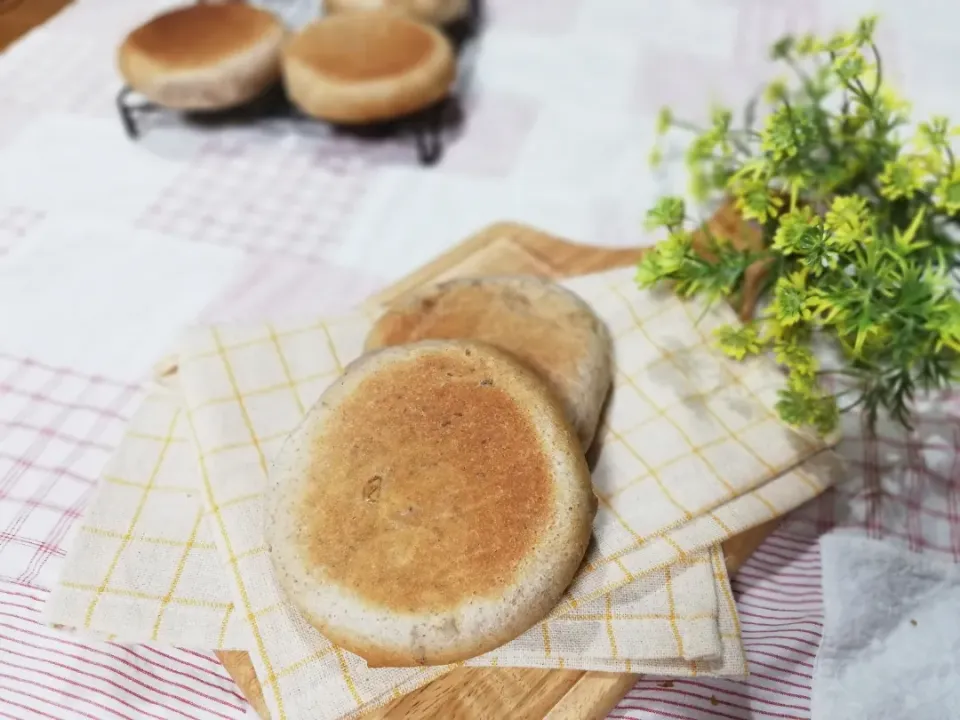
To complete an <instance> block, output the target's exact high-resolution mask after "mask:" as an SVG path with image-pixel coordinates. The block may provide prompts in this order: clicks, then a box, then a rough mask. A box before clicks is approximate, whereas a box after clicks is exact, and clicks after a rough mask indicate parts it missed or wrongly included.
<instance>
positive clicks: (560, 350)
mask: <svg viewBox="0 0 960 720" xmlns="http://www.w3.org/2000/svg"><path fill="white" fill-rule="evenodd" d="M448 338H450V339H452V338H464V339H473V340H480V341H483V342H488V343H491V344H492V345H495V346H497V347H499V348H500V349H502V350H506V351H507V352H509V353H511V354H512V355H514V356H515V357H517V358H518V359H520V360H521V361H522V362H524V363H526V364H527V365H528V366H529V367H530V368H531V369H533V370H534V371H536V372H537V373H538V374H539V375H540V376H541V377H543V378H544V379H545V380H546V381H547V384H548V385H549V386H550V387H551V388H552V389H553V391H554V392H555V393H556V394H557V397H558V398H559V399H560V400H561V402H562V403H563V406H564V408H565V410H566V413H567V417H568V418H570V421H571V422H572V423H573V426H574V428H575V429H576V431H577V436H578V437H579V439H580V442H581V443H582V445H583V449H584V451H586V450H587V449H588V448H589V447H590V444H591V443H592V442H593V437H594V434H595V433H596V430H597V424H598V422H599V420H600V412H601V410H602V409H603V404H604V401H605V400H606V397H607V393H608V392H609V390H610V384H611V382H612V374H613V369H612V364H613V359H612V355H613V343H612V340H611V338H610V333H609V331H608V330H607V327H606V325H604V323H603V321H602V320H601V319H600V318H599V317H597V315H596V314H595V313H594V312H593V309H592V308H591V307H590V306H589V305H588V304H587V303H586V302H585V301H584V300H583V299H581V298H580V296H578V295H576V294H575V293H573V292H571V291H569V290H567V289H566V288H563V287H561V286H560V285H557V284H556V283H552V282H550V281H549V280H544V279H541V278H536V277H520V276H512V277H511V276H503V277H482V278H470V279H462V280H452V281H449V282H445V283H441V284H439V285H434V286H432V287H427V288H425V289H423V290H420V291H417V292H414V293H413V294H410V295H407V296H405V297H403V298H401V299H399V300H398V301H396V302H394V303H393V304H392V305H390V306H389V307H388V308H387V311H386V312H385V313H384V314H383V315H382V316H381V317H380V318H379V319H378V320H377V322H376V323H375V324H374V326H373V328H372V329H371V330H370V334H369V335H368V336H367V341H366V349H367V350H372V349H374V348H378V347H383V346H385V345H400V344H403V343H409V342H414V341H417V340H425V339H448Z"/></svg>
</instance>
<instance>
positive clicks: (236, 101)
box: [117, 3, 286, 112]
mask: <svg viewBox="0 0 960 720" xmlns="http://www.w3.org/2000/svg"><path fill="white" fill-rule="evenodd" d="M285 35H286V31H285V30H284V27H283V25H282V24H281V23H280V21H279V20H278V19H277V18H276V17H274V16H273V15H272V14H270V13H269V12H266V11H264V10H260V9H259V8H255V7H252V6H250V5H247V4H244V3H230V4H226V5H191V6H189V7H183V8H178V9H176V10H171V11H168V12H165V13H163V14H161V15H158V16H156V17H155V18H153V19H152V20H150V21H149V22H147V23H146V24H145V25H141V26H140V27H139V28H137V29H136V30H134V31H133V32H132V33H130V34H129V35H128V36H127V38H126V39H125V40H124V41H123V44H122V45H121V46H120V50H119V53H118V58H117V63H118V65H119V69H120V74H121V75H122V76H123V79H124V81H125V82H126V83H127V84H128V85H129V86H130V87H131V88H133V89H134V90H136V91H137V92H139V93H141V94H142V95H144V96H145V97H146V98H147V99H149V100H151V101H153V102H155V103H157V104H158V105H162V106H163V107H167V108H172V109H176V110H186V111H197V112H200V111H215V110H224V109H227V108H231V107H236V106H238V105H243V104H244V103H247V102H249V101H251V100H253V99H254V98H256V97H257V96H258V95H261V94H262V93H263V92H265V91H266V90H267V88H269V87H270V86H271V85H273V84H274V83H276V82H277V81H278V80H279V79H280V49H281V47H282V45H283V41H284V37H285Z"/></svg>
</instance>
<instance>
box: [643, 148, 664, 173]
mask: <svg viewBox="0 0 960 720" xmlns="http://www.w3.org/2000/svg"><path fill="white" fill-rule="evenodd" d="M647 161H648V162H649V163H650V167H652V168H657V167H660V165H661V163H662V162H663V150H662V149H661V148H660V146H659V145H656V146H654V148H653V149H652V150H651V151H650V156H649V157H648V158H647Z"/></svg>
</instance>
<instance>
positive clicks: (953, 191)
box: [933, 167, 960, 215]
mask: <svg viewBox="0 0 960 720" xmlns="http://www.w3.org/2000/svg"><path fill="white" fill-rule="evenodd" d="M933 198H934V202H935V203H936V204H937V207H938V208H940V209H941V210H946V211H947V212H948V213H949V214H951V215H954V214H956V213H958V212H960V167H955V168H954V169H953V172H951V173H950V174H949V175H946V176H945V177H943V178H941V180H940V182H939V183H938V184H937V189H936V192H935V193H934V196H933Z"/></svg>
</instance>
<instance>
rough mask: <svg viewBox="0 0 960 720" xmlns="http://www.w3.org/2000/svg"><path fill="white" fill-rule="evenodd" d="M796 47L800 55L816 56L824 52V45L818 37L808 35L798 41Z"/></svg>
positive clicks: (802, 36)
mask: <svg viewBox="0 0 960 720" xmlns="http://www.w3.org/2000/svg"><path fill="white" fill-rule="evenodd" d="M795 47H796V49H797V53H798V54H799V55H815V54H817V53H818V52H821V51H822V50H823V43H821V42H820V40H819V38H817V36H816V35H813V34H812V33H806V34H804V35H801V36H800V37H799V38H798V39H797V43H796V46H795Z"/></svg>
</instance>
